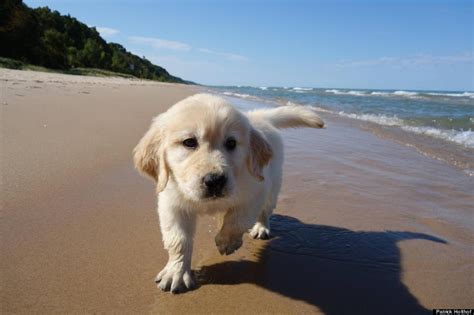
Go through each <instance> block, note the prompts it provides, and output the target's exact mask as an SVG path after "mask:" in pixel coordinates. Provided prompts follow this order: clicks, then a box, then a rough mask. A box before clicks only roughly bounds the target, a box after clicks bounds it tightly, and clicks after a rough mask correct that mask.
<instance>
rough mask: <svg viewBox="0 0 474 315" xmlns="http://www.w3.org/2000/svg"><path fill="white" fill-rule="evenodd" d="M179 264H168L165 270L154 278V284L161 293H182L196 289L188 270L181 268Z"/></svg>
mask: <svg viewBox="0 0 474 315" xmlns="http://www.w3.org/2000/svg"><path fill="white" fill-rule="evenodd" d="M182 265H183V263H181V262H168V264H167V265H166V267H165V268H163V270H161V271H160V273H159V274H158V275H157V276H156V278H155V282H156V283H157V285H158V288H160V289H161V290H163V291H171V293H182V292H185V291H187V290H192V289H194V288H195V287H196V284H195V281H194V278H193V275H192V273H191V270H190V269H185V268H183V266H182Z"/></svg>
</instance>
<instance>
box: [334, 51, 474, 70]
mask: <svg viewBox="0 0 474 315" xmlns="http://www.w3.org/2000/svg"><path fill="white" fill-rule="evenodd" d="M472 62H474V55H473V53H471V52H465V53H461V54H457V55H450V56H433V55H429V54H417V55H413V56H409V57H380V58H376V59H365V60H346V59H343V60H340V61H339V62H338V63H336V64H335V66H336V67H339V68H356V67H370V66H379V65H389V66H394V67H404V66H420V65H441V64H444V65H447V64H457V63H472Z"/></svg>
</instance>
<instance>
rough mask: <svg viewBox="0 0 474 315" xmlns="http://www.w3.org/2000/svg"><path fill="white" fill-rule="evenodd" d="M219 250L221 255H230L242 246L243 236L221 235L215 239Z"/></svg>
mask: <svg viewBox="0 0 474 315" xmlns="http://www.w3.org/2000/svg"><path fill="white" fill-rule="evenodd" d="M215 241H216V246H217V249H218V250H219V253H221V255H230V254H232V253H233V252H235V251H236V250H238V249H239V248H240V247H241V246H242V243H243V241H242V235H240V234H239V235H233V236H230V235H224V234H222V233H219V234H217V235H216V238H215Z"/></svg>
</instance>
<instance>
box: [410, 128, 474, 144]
mask: <svg viewBox="0 0 474 315" xmlns="http://www.w3.org/2000/svg"><path fill="white" fill-rule="evenodd" d="M402 129H403V130H405V131H410V132H414V133H418V134H422V135H426V136H431V137H434V138H438V139H443V140H447V141H451V142H455V143H457V144H461V145H463V146H465V147H468V148H474V131H471V130H467V131H458V130H445V129H437V128H433V127H423V126H421V127H415V126H402Z"/></svg>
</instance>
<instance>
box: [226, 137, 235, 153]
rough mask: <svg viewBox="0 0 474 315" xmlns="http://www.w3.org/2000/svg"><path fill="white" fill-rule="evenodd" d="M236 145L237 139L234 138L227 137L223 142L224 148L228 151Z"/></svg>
mask: <svg viewBox="0 0 474 315" xmlns="http://www.w3.org/2000/svg"><path fill="white" fill-rule="evenodd" d="M236 146H237V141H235V139H234V138H229V139H227V140H226V142H225V148H226V149H227V150H229V151H232V150H234V149H235V147H236Z"/></svg>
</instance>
